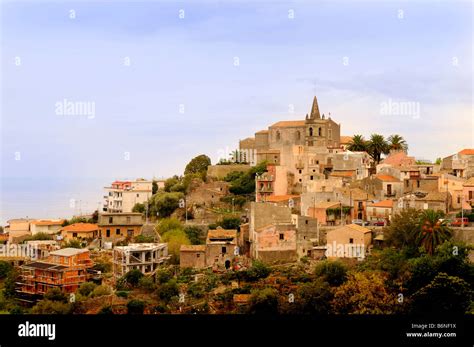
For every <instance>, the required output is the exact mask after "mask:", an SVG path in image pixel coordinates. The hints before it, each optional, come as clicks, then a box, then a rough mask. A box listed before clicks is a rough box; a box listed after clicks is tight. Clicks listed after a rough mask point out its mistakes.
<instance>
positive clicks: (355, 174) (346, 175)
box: [330, 151, 373, 182]
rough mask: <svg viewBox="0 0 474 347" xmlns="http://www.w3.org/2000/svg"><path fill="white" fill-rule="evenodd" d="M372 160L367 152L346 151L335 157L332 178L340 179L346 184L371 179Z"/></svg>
mask: <svg viewBox="0 0 474 347" xmlns="http://www.w3.org/2000/svg"><path fill="white" fill-rule="evenodd" d="M372 162H373V160H372V158H371V157H370V156H369V154H368V153H367V152H350V151H345V152H342V153H336V154H334V156H333V159H332V163H333V169H332V172H331V174H330V175H331V177H340V178H342V179H343V180H344V181H346V182H350V181H354V180H361V179H363V178H366V177H369V175H370V168H371V165H372Z"/></svg>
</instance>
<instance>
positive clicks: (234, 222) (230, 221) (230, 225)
mask: <svg viewBox="0 0 474 347" xmlns="http://www.w3.org/2000/svg"><path fill="white" fill-rule="evenodd" d="M240 223H241V221H240V218H233V217H226V218H223V219H222V221H221V222H220V223H219V225H220V226H221V227H222V228H223V229H227V230H229V229H232V230H233V229H239V228H240Z"/></svg>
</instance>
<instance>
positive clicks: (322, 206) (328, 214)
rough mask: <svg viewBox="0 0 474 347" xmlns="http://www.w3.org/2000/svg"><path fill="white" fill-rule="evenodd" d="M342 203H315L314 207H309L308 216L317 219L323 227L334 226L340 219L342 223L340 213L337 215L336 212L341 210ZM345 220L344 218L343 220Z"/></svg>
mask: <svg viewBox="0 0 474 347" xmlns="http://www.w3.org/2000/svg"><path fill="white" fill-rule="evenodd" d="M340 208H341V203H340V202H335V201H329V202H328V201H322V202H315V203H314V204H313V205H312V206H309V207H308V210H307V214H306V215H307V216H309V217H312V218H315V219H317V220H318V221H319V223H321V224H322V225H334V224H336V221H337V220H338V219H339V222H340V221H341V217H340V212H339V213H336V212H334V210H336V209H339V211H340ZM343 219H344V218H343Z"/></svg>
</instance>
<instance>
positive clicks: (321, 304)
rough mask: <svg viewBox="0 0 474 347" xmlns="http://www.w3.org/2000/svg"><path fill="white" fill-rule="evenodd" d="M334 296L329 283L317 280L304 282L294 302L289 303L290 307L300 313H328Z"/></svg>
mask: <svg viewBox="0 0 474 347" xmlns="http://www.w3.org/2000/svg"><path fill="white" fill-rule="evenodd" d="M333 297H334V295H333V294H332V292H331V287H330V286H329V284H328V283H327V282H323V281H321V280H316V281H314V282H309V283H304V284H302V285H301V286H300V287H299V288H298V290H297V292H296V296H295V300H294V303H289V307H290V308H292V312H295V313H298V314H301V313H302V314H328V313H330V312H331V300H332V299H333Z"/></svg>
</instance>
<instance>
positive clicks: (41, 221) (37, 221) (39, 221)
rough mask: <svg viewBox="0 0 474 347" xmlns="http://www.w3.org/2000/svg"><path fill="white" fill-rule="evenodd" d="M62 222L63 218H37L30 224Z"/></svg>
mask: <svg viewBox="0 0 474 347" xmlns="http://www.w3.org/2000/svg"><path fill="white" fill-rule="evenodd" d="M63 223H64V219H38V220H35V221H33V222H31V224H35V225H62V224H63Z"/></svg>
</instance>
